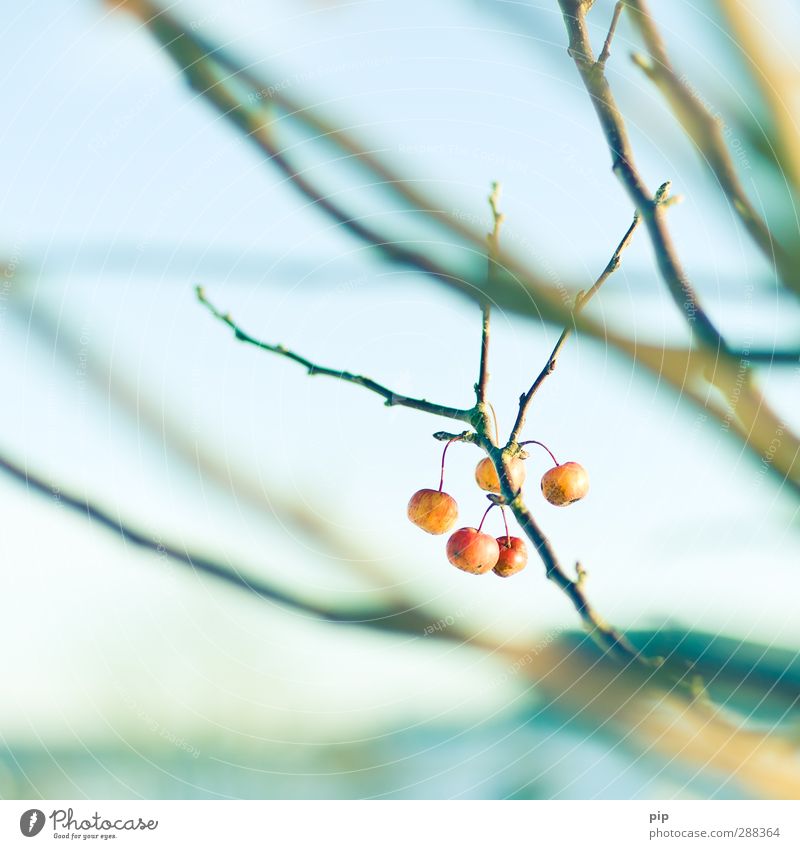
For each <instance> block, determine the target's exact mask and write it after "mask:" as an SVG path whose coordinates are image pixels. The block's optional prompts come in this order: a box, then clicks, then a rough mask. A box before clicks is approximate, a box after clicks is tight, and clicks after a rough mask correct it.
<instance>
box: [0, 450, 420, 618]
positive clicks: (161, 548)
mask: <svg viewBox="0 0 800 849" xmlns="http://www.w3.org/2000/svg"><path fill="white" fill-rule="evenodd" d="M0 472H4V473H5V474H7V475H8V476H9V477H11V478H12V479H14V480H15V481H17V482H18V483H22V484H24V485H25V486H26V488H27V489H28V490H32V491H33V492H35V493H36V494H38V495H43V496H46V497H47V498H49V499H51V500H52V501H53V502H54V503H56V504H58V505H61V506H65V507H68V508H69V509H70V510H73V511H74V512H76V513H77V514H78V515H80V516H82V517H83V518H84V519H88V520H89V521H91V522H95V523H97V524H98V525H100V526H101V527H103V528H105V529H106V530H108V531H110V532H111V533H113V534H114V535H116V536H117V537H118V538H120V539H121V541H122V542H124V543H130V544H132V545H135V546H136V547H137V548H141V549H143V550H145V551H149V552H152V553H153V554H157V555H159V556H161V557H166V558H168V559H169V560H172V561H173V562H175V563H178V564H180V565H182V566H188V567H190V568H191V569H192V570H193V571H194V572H195V573H198V572H199V573H201V574H204V575H208V576H210V577H212V578H215V579H217V580H219V581H222V582H223V583H226V584H228V585H229V586H232V587H233V588H235V589H238V590H243V591H244V592H246V593H247V594H248V595H250V596H255V597H256V598H259V599H261V600H262V601H273V602H276V603H277V604H280V605H282V606H284V607H288V608H290V609H292V610H295V611H298V612H300V613H308V614H311V615H313V616H315V617H316V618H318V619H322V620H325V621H327V622H340V623H342V624H347V625H364V626H368V627H371V628H379V629H381V630H385V631H399V632H404V633H419V632H420V631H421V630H423V629H424V627H425V626H426V625H427V624H429V623H428V622H427V620H426V618H425V617H422V616H420V615H419V614H418V613H417V612H416V611H415V610H414V609H413V608H410V609H408V610H401V609H399V608H398V609H391V608H382V609H380V610H365V611H361V612H358V613H356V612H353V613H348V612H346V611H336V610H331V609H330V608H327V607H323V606H322V605H318V604H314V603H313V602H310V601H304V600H301V599H298V598H296V597H294V596H292V595H289V594H288V593H285V592H283V591H282V590H279V589H277V588H276V587H273V586H271V585H270V584H268V583H266V582H265V581H263V580H259V579H257V578H249V577H246V575H245V573H244V571H242V570H241V569H239V568H236V567H229V566H226V565H224V564H222V563H220V562H218V561H216V560H213V559H211V558H209V557H207V556H205V555H203V554H198V553H195V552H191V551H189V550H187V549H185V548H179V547H178V546H176V545H172V544H164V543H162V542H161V541H160V540H158V539H157V538H155V539H154V538H152V537H150V536H148V535H147V534H145V533H144V532H143V531H140V530H137V529H136V528H134V527H132V526H131V525H129V524H127V523H126V522H124V521H122V520H120V519H119V518H117V517H115V516H113V515H112V514H111V513H109V512H107V511H106V510H104V509H103V508H101V507H98V506H97V505H95V504H93V503H92V502H91V501H89V500H88V499H86V498H84V497H82V496H79V495H72V494H70V493H68V492H64V491H63V490H62V489H61V488H60V487H59V486H57V485H55V484H50V483H47V482H46V481H45V480H44V479H43V478H41V477H38V476H37V475H34V474H32V473H30V472H29V471H28V470H27V469H25V468H22V467H21V466H18V465H17V464H16V463H14V462H12V461H11V460H9V459H7V458H5V457H2V456H0Z"/></svg>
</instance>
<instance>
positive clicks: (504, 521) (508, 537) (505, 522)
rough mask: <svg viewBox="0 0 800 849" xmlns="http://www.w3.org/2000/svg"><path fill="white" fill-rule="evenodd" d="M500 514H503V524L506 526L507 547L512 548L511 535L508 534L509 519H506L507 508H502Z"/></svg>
mask: <svg viewBox="0 0 800 849" xmlns="http://www.w3.org/2000/svg"><path fill="white" fill-rule="evenodd" d="M500 512H501V513H502V514H503V524H504V525H505V526H506V545H507V546H509V547H510V546H511V534H510V533H509V532H508V519H507V518H506V508H505V507H501V508H500Z"/></svg>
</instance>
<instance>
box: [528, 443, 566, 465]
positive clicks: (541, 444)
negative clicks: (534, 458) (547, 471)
mask: <svg viewBox="0 0 800 849" xmlns="http://www.w3.org/2000/svg"><path fill="white" fill-rule="evenodd" d="M522 445H538V446H539V447H540V448H544V450H545V451H547V453H548V454H549V455H550V456H551V457H552V458H553V462H554V463H555V464H556V465H557V466H560V465H561V463H559V462H558V460H556V455H555V454H553V452H552V451H551V450H550V449H549V448H548V447H547V446H546V445H545V444H544V442H539V440H538V439H528V440H527V441H525V442H520V446H522Z"/></svg>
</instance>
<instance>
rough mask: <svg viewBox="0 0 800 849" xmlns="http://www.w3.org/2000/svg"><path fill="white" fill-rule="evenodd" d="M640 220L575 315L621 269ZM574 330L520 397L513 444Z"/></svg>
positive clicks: (579, 301) (561, 338)
mask: <svg viewBox="0 0 800 849" xmlns="http://www.w3.org/2000/svg"><path fill="white" fill-rule="evenodd" d="M640 220H641V216H640V215H639V213H638V212H636V213H635V214H634V216H633V221H632V222H631V225H630V227H628V229H627V230H626V232H625V235H624V236H623V237H622V239H621V240H620V243H619V244H618V245H617V247H616V250H615V251H614V253H613V254H612V255H611V259H610V260H609V261H608V264H607V265H606V267H605V268H604V269H603V273H602V274H601V275H600V276H599V277H598V278H597V280H595V281H594V284H593V285H592V287H591V288H590V289H589V290H588V291H586V292H582V293H578V295H577V297H576V298H575V307H574V309H573V315H578V314H579V313H580V311H581V310H582V309H583V308H584V307H585V306H586V304H588V303H589V301H590V300H591V299H592V298H593V297H594V296H595V295H596V294H597V292H598V291H599V289H600V287H601V286H602V285H603V283H605V282H606V280H608V278H609V277H610V276H611V275H612V274H613V273H614V272H615V271H616V270H617V269H618V268H619V265H620V262H621V257H622V252H623V251H624V250H625V248H627V247H628V245H629V244H630V241H631V239H632V238H633V234H634V231H635V230H636V228H637V227H638V226H639V221H640ZM574 329H575V326H574V324H573V325H572V326H571V327H565V328H564V329H563V330H562V331H561V335H560V336H559V337H558V341H557V342H556V344H555V347H554V348H553V350H552V351H551V353H550V356H549V357H548V360H547V362H546V363H545V364H544V368H543V369H542V370H541V371H540V372H539V374H538V376H537V377H536V380H534V381H533V383H532V384H531V388H530V389H529V390H528V391H527V392H526V393H525V394H524V395H522V396H520V399H519V412H518V413H517V419H516V421H515V422H514V427H513V428H512V430H511V437H510V439H509V441H510V442H512V443H513V442H516V441H517V440H518V438H519V435H520V433H521V432H522V428H523V427H524V426H525V417H526V415H527V413H528V409H529V408H530V405H531V401H533V396H534V395H535V394H536V393H537V392H538V391H539V387H540V386H541V385H542V384H543V383H544V381H545V380H546V379H547V378H548V377H549V376H550V375H551V374H552V373H553V372H554V371H555V368H556V363H557V361H558V355H559V354H560V353H561V349H562V348H563V347H564V343H565V342H566V341H567V339H569V337H570V336H571V335H572V333H573V331H574Z"/></svg>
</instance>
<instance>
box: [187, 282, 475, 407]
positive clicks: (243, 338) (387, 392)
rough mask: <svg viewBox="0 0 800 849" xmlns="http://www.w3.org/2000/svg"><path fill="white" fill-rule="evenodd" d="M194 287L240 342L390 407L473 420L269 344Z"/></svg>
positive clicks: (211, 311) (368, 379)
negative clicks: (360, 388)
mask: <svg viewBox="0 0 800 849" xmlns="http://www.w3.org/2000/svg"><path fill="white" fill-rule="evenodd" d="M195 291H196V292H197V300H198V301H200V303H201V304H203V305H204V306H205V307H206V308H207V309H208V311H209V312H210V313H211V314H212V315H213V316H214V317H215V318H217V319H219V320H220V321H221V322H223V324H227V325H228V327H230V329H231V330H232V331H233V334H234V336H235V337H236V338H237V339H238V340H239V341H240V342H245V343H247V344H248V345H254V346H255V347H256V348H260V349H261V350H262V351H270V352H271V353H273V354H278V355H279V356H281V357H286V359H288V360H291V361H292V362H294V363H298V364H299V365H301V366H303V368H305V369H306V371H307V372H308V374H309V376H314V375H322V376H323V377H335V378H336V379H337V380H344V381H345V382H346V383H354V384H356V386H363V387H364V388H365V389H369V391H370V392H375V393H376V394H377V395H380V396H381V397H382V398H383V399H384V402H385V404H386V406H387V407H410V408H411V409H413V410H420V411H422V412H423V413H431V414H432V415H434V416H444V417H446V418H449V419H458V420H459V421H463V422H470V421H471V420H472V416H473V411H472V410H471V409H470V410H460V409H458V408H456V407H446V406H445V405H444V404H433V403H431V402H430V401H426V400H425V399H424V398H408V397H407V396H405V395H401V394H400V393H398V392H394V391H393V390H391V389H388V388H387V387H386V386H383V385H382V384H380V383H378V382H377V381H374V380H372V379H371V378H369V377H364V376H363V375H360V374H353V373H352V372H349V371H342V370H341V369H333V368H328V367H327V366H321V365H318V364H317V363H314V362H312V361H311V360H309V359H307V358H306V357H303V356H301V355H300V354H296V353H295V352H294V351H290V350H288V349H287V348H284V346H283V345H270V344H269V343H267V342H262V341H261V340H260V339H256V338H255V337H254V336H251V335H250V334H249V333H246V332H245V331H244V330H242V329H241V327H239V325H238V324H236V322H235V321H234V320H233V319H232V318H231V316H230V315H229V314H227V313H222V312H220V311H219V310H218V309H217V308H216V307H215V306H214V305H213V304H212V303H211V302H210V301H209V300H208V298H206V296H205V292H204V291H203V289H202V287H201V286H198V287H197V288H196V290H195Z"/></svg>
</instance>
